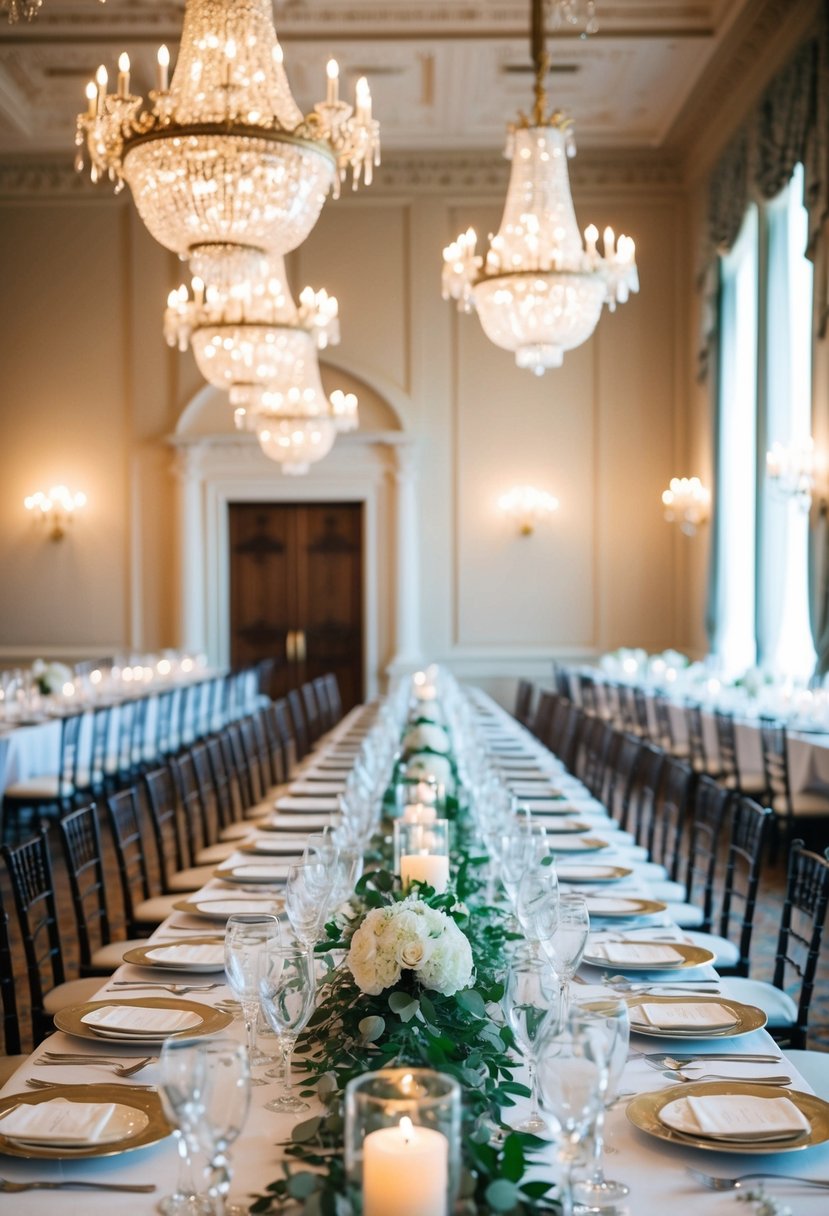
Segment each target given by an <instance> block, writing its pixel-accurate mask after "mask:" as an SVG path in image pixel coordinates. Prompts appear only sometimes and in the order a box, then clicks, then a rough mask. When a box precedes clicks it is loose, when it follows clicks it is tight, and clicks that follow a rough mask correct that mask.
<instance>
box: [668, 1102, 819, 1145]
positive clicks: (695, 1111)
mask: <svg viewBox="0 0 829 1216" xmlns="http://www.w3.org/2000/svg"><path fill="white" fill-rule="evenodd" d="M686 1101H687V1103H688V1108H689V1110H690V1111H691V1113H692V1115H693V1117H694V1119H695V1120H696V1123H697V1125H698V1127H699V1130H700V1133H701V1134H702V1135H703V1136H716V1137H717V1139H718V1140H754V1141H756V1140H783V1139H788V1138H789V1137H792V1136H800V1135H802V1134H803V1133H804V1132H808V1131H809V1129H810V1127H811V1124H810V1123H809V1120H808V1119H807V1118H806V1116H805V1115H804V1114H802V1112H801V1111H799V1110H798V1109H797V1107H796V1106H795V1104H794V1102H792V1101H791V1099H789V1098H771V1097H769V1098H762V1097H758V1096H756V1095H754V1094H711V1095H708V1096H705V1097H691V1095H690V1094H689V1096H688V1098H687V1099H686Z"/></svg>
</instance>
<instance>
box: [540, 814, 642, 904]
mask: <svg viewBox="0 0 829 1216" xmlns="http://www.w3.org/2000/svg"><path fill="white" fill-rule="evenodd" d="M539 818H540V816H539ZM554 834H555V833H554ZM547 840H548V843H549V845H550V852H551V853H560V854H562V856H564V855H566V854H569V853H573V854H576V853H598V852H599V851H600V850H601V849H609V848H610V845H609V843H608V841H606V840H599V839H598V837H596V836H583V837H582V839H581V840H579V841H569V840H568V841H567V843H566V844H564V843H562V844H561V845H559V847H558V848H556V846H555V844H553V843H552V841H551V840H550V838H549V837H548V838H547ZM574 846H577V847H574ZM663 906H664V905H663Z"/></svg>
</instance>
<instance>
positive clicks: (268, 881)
mask: <svg viewBox="0 0 829 1216" xmlns="http://www.w3.org/2000/svg"><path fill="white" fill-rule="evenodd" d="M268 863H269V859H267V858H266V859H265V860H264V861H263V862H262V865H263V866H267V865H268ZM270 864H271V865H272V866H273V867H274V868H276V864H277V862H276V861H274V859H273V858H270ZM252 865H256V862H254V861H247V862H243V864H242V865H241V866H228V867H226V868H225V869H224V870H223V869H217V870H214V871H213V877H214V878H219V879H221V881H222V882H226V883H230V884H232V885H233V886H234V887H247V886H251V887H284V886H285V880H286V879H287V877H288V867H289V866H292V865H296V861H291V860H290V859H283V861H282V865H283V868H284V873H283V874H269V875H262V874H245V873H243V870H244V869H246V868H247V867H248V866H252Z"/></svg>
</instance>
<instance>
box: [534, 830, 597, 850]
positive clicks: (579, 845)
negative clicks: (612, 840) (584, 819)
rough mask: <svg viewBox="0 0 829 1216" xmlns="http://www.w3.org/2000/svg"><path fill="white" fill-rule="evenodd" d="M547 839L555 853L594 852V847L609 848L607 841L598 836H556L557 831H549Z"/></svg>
mask: <svg viewBox="0 0 829 1216" xmlns="http://www.w3.org/2000/svg"><path fill="white" fill-rule="evenodd" d="M546 839H547V844H548V846H549V848H550V851H551V852H553V853H592V852H593V850H594V849H595V850H598V849H605V848H607V841H606V840H600V839H599V838H598V837H591V838H590V839H589V840H586V839H585V838H584V837H583V836H556V834H555V832H548V833H547V838H546Z"/></svg>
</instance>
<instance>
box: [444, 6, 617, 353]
mask: <svg viewBox="0 0 829 1216" xmlns="http://www.w3.org/2000/svg"><path fill="white" fill-rule="evenodd" d="M564 7H567V6H564ZM569 7H570V8H574V7H575V6H569ZM592 17H593V19H594V20H595V10H594V11H593V13H592ZM532 24H533V35H532V51H533V61H534V63H535V69H536V83H535V107H534V110H533V116H532V118H531V119H529V118H527V117H526V116H524V115H521V116H520V120H519V122H518V124H517V125H516V126H514V127H512V128H510V132H509V137H508V140H507V147H506V151H505V155H506V157H507V159H508V160H510V161H511V164H512V168H511V171H510V181H509V188H508V190H507V198H506V202H505V204H504V213H503V217H502V219H501V225H500V228H499V229H498V232H497V234H496V235H495V236H493V237H492V238H491V240H490V243H489V248H488V250H487V252H486V254H485V255H481V254H479V253H478V252H477V236H476V234H475V232H474V230H473V229H471V228H470V229H468V230H467V231H466V232H465V233H462V234H461V235H460V236H459V237H458V238H457V240H455V241H453V242H452V244H451V245H449V246H447V248H446V249H444V251H443V262H444V264H443V297H444V299H449V298H452V299H454V300H457V302H458V306H459V308H460V309H461V311H463V312H472V311H473V310H474V311H476V312H477V313H478V316H479V318H480V321H481V325H482V327H483V330H484V332H485V334H486V335H487V337H488V338H489V339H490V341H491V342H493V343H494V344H495V345H496V346H500V347H502V348H503V349H504V350H509V351H512V352H513V353H514V354H515V361H516V363H517V365H518V366H519V367H522V368H528V369H529V370H530V371H532V372H534V373H535V374H536V375H542V374H543V372H545V371H546V370H547V369H548V368H552V367H560V366H561V363H562V360H563V358H564V354H565V352H566V351H568V350H572V349H574V347H577V346H581V345H582V343H584V342H586V341H587V339H588V338H589V337H590V336H591V334H592V333H593V330H594V329H595V328H596V324H597V322H598V320H599V317H600V315H601V311H602V306H603V305H605V304H607V306H608V307H609V308H610V310H611V311H612V310H613V309H615V307H616V304H617V303H624V302H625V301H626V300H627V299H628V296H629V294H630V292H632V291H638V289H639V281H638V276H637V272H636V261H635V248H634V243H633V241H632V240H631V239H630V238H629V237H627V236H624V235H622V236H620V237H619V239H618V241H617V240H616V238H615V234H614V232H613V230H612V229H611V228H606V229H605V232H604V238H603V250H602V253H600V252H599V249H598V239H599V233H598V230H597V229H596V228H595V227H594V226H593V225H592V224H591V225H590V226H589V227H588V228H587V229H586V230H585V234H584V235H585V242H586V244H583V243H582V238H581V234H580V232H579V228H578V224H577V221H576V213H575V209H574V207H573V197H572V194H571V191H570V179H569V175H568V171H567V158H568V156H572V155H574V154H575V142H574V139H573V130H572V124H571V121H570V119H569V118H568V117H567V116H566V115H565V114H563V113H562V112H561V111H558V110H556V111H553V112H552V113H549V114H548V107H547V94H546V91H545V88H544V77H545V75H546V73H547V69H548V67H549V56H548V55H547V53H546V51H545V50H544V27H543V3H542V0H532Z"/></svg>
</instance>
